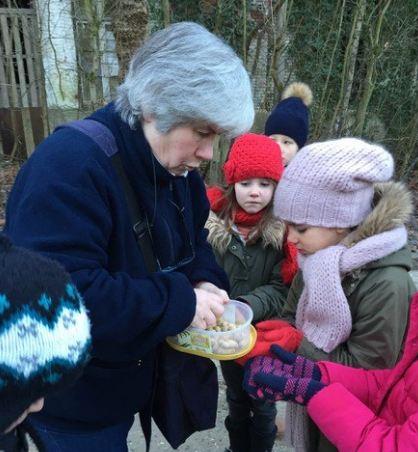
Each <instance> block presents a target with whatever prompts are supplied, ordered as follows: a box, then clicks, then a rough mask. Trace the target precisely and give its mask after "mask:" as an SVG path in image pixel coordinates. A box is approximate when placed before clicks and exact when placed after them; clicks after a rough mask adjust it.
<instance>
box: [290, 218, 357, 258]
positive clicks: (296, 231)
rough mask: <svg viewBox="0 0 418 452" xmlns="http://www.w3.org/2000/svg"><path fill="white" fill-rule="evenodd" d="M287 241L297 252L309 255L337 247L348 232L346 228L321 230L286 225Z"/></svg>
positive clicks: (321, 228) (312, 227)
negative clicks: (330, 247)
mask: <svg viewBox="0 0 418 452" xmlns="http://www.w3.org/2000/svg"><path fill="white" fill-rule="evenodd" d="M288 227H289V232H288V236H287V240H289V242H291V243H293V244H294V245H295V246H296V248H297V249H298V252H299V253H301V254H303V255H310V254H313V253H316V252H317V251H319V250H322V249H324V248H327V247H329V246H333V245H337V244H338V243H340V242H341V240H342V239H343V238H344V237H345V236H346V235H347V234H348V233H349V232H350V230H349V229H348V228H323V227H320V226H307V225H304V224H302V225H300V224H293V223H288Z"/></svg>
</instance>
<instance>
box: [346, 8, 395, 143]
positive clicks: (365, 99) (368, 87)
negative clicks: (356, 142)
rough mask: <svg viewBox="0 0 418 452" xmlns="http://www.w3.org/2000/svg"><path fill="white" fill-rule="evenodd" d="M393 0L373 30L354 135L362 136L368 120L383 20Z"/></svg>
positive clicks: (380, 14)
mask: <svg viewBox="0 0 418 452" xmlns="http://www.w3.org/2000/svg"><path fill="white" fill-rule="evenodd" d="M391 1H392V0H386V1H385V2H384V5H383V8H382V9H381V11H380V13H379V16H378V19H377V22H376V25H375V26H374V29H372V30H371V52H370V56H369V59H368V60H367V71H366V77H365V79H364V82H363V88H362V94H361V96H360V102H359V106H358V109H357V114H356V121H355V125H354V128H353V133H354V135H358V136H360V135H362V133H363V130H364V123H365V120H366V113H367V108H368V106H369V102H370V99H371V97H372V94H373V90H374V77H375V71H376V62H377V60H378V58H379V56H380V53H381V42H380V35H381V30H382V22H383V18H384V16H385V14H386V11H387V9H388V8H389V5H390V3H391Z"/></svg>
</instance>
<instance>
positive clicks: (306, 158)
mask: <svg viewBox="0 0 418 452" xmlns="http://www.w3.org/2000/svg"><path fill="white" fill-rule="evenodd" d="M393 170H394V164H393V159H392V156H391V155H390V154H389V153H388V152H387V151H386V150H385V149H383V148H382V147H380V146H378V145H375V144H370V143H367V142H365V141H362V140H360V139H355V138H342V139H339V140H333V141H326V142H323V143H314V144H311V145H308V146H306V147H304V148H302V149H301V150H300V151H299V152H298V154H297V155H296V156H295V158H294V159H293V160H292V162H291V163H290V165H289V166H288V167H287V169H286V172H285V173H284V175H283V177H282V178H281V180H280V183H279V185H278V187H277V190H276V194H275V198H274V212H275V214H276V215H277V216H278V217H279V218H281V219H282V220H284V221H285V222H286V223H287V225H288V227H289V236H288V240H289V241H290V242H292V243H293V244H294V245H295V246H296V247H297V249H298V262H299V266H300V272H299V273H298V275H297V276H296V277H295V280H294V281H293V285H292V287H291V289H290V292H289V296H288V298H287V302H286V304H285V306H284V309H283V312H282V314H281V320H279V321H274V320H272V321H268V322H262V323H261V324H259V325H257V329H258V330H259V333H260V334H259V341H261V342H263V343H264V347H265V346H266V345H267V344H268V343H270V344H278V345H280V346H282V347H283V348H285V349H286V350H287V351H291V352H297V353H299V354H301V355H303V356H305V357H308V358H311V359H315V360H327V361H333V362H336V363H343V364H346V365H349V366H352V367H361V368H365V369H379V368H387V367H393V366H394V365H395V364H396V362H397V361H398V360H399V358H400V354H401V350H402V345H403V340H404V336H405V331H406V326H407V322H408V313H409V306H410V299H411V295H412V294H413V292H414V291H415V287H414V284H413V282H412V280H411V278H410V276H409V274H408V271H409V270H410V268H411V257H410V253H409V250H408V249H407V246H406V243H407V232H406V228H405V226H404V223H405V222H406V220H407V218H408V216H409V214H410V213H411V210H412V207H411V200H410V195H409V193H408V192H407V190H406V189H405V188H404V186H403V185H401V184H399V183H395V182H391V181H390V179H391V177H392V175H393ZM283 320H284V321H286V322H288V323H283ZM291 337H293V338H296V341H295V342H293V344H292V345H291V346H287V344H289V338H291ZM248 366H249V367H250V366H251V364H248ZM286 436H287V438H288V440H289V441H290V442H291V444H293V446H294V447H295V448H296V450H297V451H303V450H310V451H321V452H322V451H328V450H335V448H334V447H333V446H332V445H331V444H330V443H329V441H328V440H327V439H326V438H325V436H323V435H321V434H320V433H319V431H318V430H317V428H316V427H315V426H314V424H313V423H312V422H310V421H309V419H308V417H307V414H306V411H305V409H304V407H301V406H298V405H291V406H288V410H287V422H286Z"/></svg>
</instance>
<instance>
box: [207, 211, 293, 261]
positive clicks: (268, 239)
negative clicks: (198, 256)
mask: <svg viewBox="0 0 418 452" xmlns="http://www.w3.org/2000/svg"><path fill="white" fill-rule="evenodd" d="M205 227H206V228H207V229H208V231H209V235H208V242H209V243H210V244H211V245H212V247H213V248H214V249H215V250H216V251H217V252H218V253H220V254H224V253H225V251H226V250H227V248H228V246H229V244H230V243H231V239H232V236H233V235H234V234H236V232H235V231H233V230H230V229H228V228H227V226H226V224H225V222H224V221H223V220H222V219H220V218H219V217H218V216H217V215H216V213H214V212H213V211H211V212H210V214H209V218H208V221H207V222H206V226H205ZM285 232H286V226H285V224H284V223H283V222H282V221H279V220H272V221H270V222H269V223H268V224H267V225H266V227H265V228H263V231H261V233H258V234H257V233H250V236H249V239H248V241H247V243H248V244H250V243H254V242H256V241H257V240H258V239H260V238H261V240H262V243H263V246H264V247H265V248H266V247H267V246H272V247H273V248H275V249H277V250H280V249H281V248H282V245H283V240H284V236H285Z"/></svg>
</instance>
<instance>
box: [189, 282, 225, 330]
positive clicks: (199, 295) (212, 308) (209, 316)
mask: <svg viewBox="0 0 418 452" xmlns="http://www.w3.org/2000/svg"><path fill="white" fill-rule="evenodd" d="M201 284H202V283H201ZM204 284H210V283H204ZM210 285H211V286H213V287H214V288H215V289H217V290H216V291H214V290H213V291H208V290H206V289H203V288H195V289H194V292H195V294H196V313H195V316H194V318H193V321H192V323H191V326H195V327H197V328H203V329H206V328H208V327H210V326H215V325H216V319H217V318H219V317H221V316H222V314H223V312H224V305H225V304H226V303H227V302H228V300H229V299H228V295H227V294H226V292H225V291H224V290H221V289H218V288H217V287H216V286H215V285H213V284H210ZM201 287H202V286H201ZM225 295H226V297H225Z"/></svg>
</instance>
